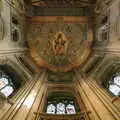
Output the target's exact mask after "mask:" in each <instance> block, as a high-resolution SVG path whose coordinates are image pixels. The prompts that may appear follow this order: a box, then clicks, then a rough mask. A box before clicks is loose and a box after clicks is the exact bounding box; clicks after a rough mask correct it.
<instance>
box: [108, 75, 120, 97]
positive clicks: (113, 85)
mask: <svg viewBox="0 0 120 120" xmlns="http://www.w3.org/2000/svg"><path fill="white" fill-rule="evenodd" d="M107 88H108V90H109V91H110V92H111V93H112V94H113V95H115V96H120V75H118V73H116V74H115V75H113V77H112V78H111V80H109V82H108V83H107Z"/></svg>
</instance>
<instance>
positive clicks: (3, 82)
mask: <svg viewBox="0 0 120 120" xmlns="http://www.w3.org/2000/svg"><path fill="white" fill-rule="evenodd" d="M0 92H1V93H3V94H4V95H5V96H6V97H8V96H10V95H11V94H12V93H13V92H14V87H13V83H12V82H11V78H10V77H9V76H8V75H7V74H6V73H5V72H4V71H2V70H0Z"/></svg>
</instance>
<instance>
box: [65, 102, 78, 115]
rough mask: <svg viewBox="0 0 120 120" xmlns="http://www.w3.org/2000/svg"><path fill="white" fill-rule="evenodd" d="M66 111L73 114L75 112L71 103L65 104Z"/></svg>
mask: <svg viewBox="0 0 120 120" xmlns="http://www.w3.org/2000/svg"><path fill="white" fill-rule="evenodd" d="M66 111H67V114H75V113H76V112H75V107H74V105H71V104H69V105H67V107H66Z"/></svg>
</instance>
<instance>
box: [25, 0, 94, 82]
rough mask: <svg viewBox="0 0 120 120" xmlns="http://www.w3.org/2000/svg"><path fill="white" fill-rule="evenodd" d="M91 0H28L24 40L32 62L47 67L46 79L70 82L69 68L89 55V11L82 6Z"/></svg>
mask: <svg viewBox="0 0 120 120" xmlns="http://www.w3.org/2000/svg"><path fill="white" fill-rule="evenodd" d="M95 2H96V0H32V5H34V7H33V13H32V14H33V16H32V17H31V18H30V19H29V20H28V35H27V36H28V37H27V41H28V44H29V48H30V49H29V50H30V54H31V56H32V58H33V59H34V61H35V62H36V64H37V65H38V66H39V67H42V68H45V69H47V71H48V79H49V81H54V82H71V81H72V80H73V76H74V72H73V69H75V68H78V67H80V66H83V65H84V64H85V63H86V61H87V59H88V57H89V56H90V55H91V51H92V43H93V33H92V24H91V19H90V15H92V14H93V12H91V9H86V8H91V7H92V6H93V5H94V4H95ZM36 6H37V7H36ZM89 6H91V7H89ZM76 13H77V14H76ZM86 13H88V14H86ZM89 13H90V14H89Z"/></svg>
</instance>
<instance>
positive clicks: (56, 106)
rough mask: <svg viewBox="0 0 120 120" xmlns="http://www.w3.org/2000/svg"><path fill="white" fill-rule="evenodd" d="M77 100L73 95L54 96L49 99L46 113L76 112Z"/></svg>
mask: <svg viewBox="0 0 120 120" xmlns="http://www.w3.org/2000/svg"><path fill="white" fill-rule="evenodd" d="M76 111H78V109H76V105H75V101H74V99H73V98H71V97H65V96H64V97H63V96H62V97H61V96H60V97H59V96H58V97H52V98H50V99H48V101H47V107H46V113H48V114H76Z"/></svg>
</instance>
